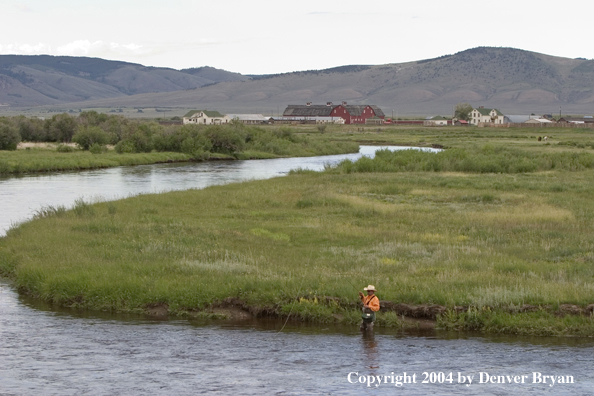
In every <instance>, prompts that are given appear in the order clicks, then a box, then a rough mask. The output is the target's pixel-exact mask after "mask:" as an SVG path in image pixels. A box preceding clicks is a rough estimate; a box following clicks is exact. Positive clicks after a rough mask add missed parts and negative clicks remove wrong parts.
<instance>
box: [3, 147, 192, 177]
mask: <svg viewBox="0 0 594 396" xmlns="http://www.w3.org/2000/svg"><path fill="white" fill-rule="evenodd" d="M190 158H191V157H190V156H189V155H187V154H183V153H155V152H153V153H138V154H117V153H115V152H113V151H111V152H109V153H103V154H98V155H96V154H92V153H90V152H89V151H81V150H76V151H73V152H67V153H61V152H58V151H56V150H55V149H30V150H16V151H0V174H19V173H30V172H55V171H65V170H82V169H97V168H110V167H114V166H125V165H146V164H155V163H160V162H178V161H188V160H189V159H190Z"/></svg>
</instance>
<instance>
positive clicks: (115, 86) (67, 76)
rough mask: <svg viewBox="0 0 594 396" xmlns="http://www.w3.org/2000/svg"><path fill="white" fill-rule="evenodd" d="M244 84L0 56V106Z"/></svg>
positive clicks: (217, 76) (208, 75)
mask: <svg viewBox="0 0 594 396" xmlns="http://www.w3.org/2000/svg"><path fill="white" fill-rule="evenodd" d="M247 79H249V77H246V76H242V75H241V74H238V73H231V72H227V71H224V70H219V69H215V68H212V67H200V68H194V69H185V70H181V71H178V70H174V69H168V68H158V67H146V66H142V65H138V64H134V63H127V62H118V61H109V60H104V59H98V58H85V57H70V56H49V55H37V56H23V55H0V104H3V105H9V106H12V107H15V106H17V107H18V106H41V105H56V104H61V103H71V102H80V101H85V100H95V99H112V98H119V97H127V96H130V95H135V94H142V93H147V92H169V91H178V90H183V89H189V88H196V87H200V86H204V85H209V84H213V83H217V82H221V81H241V80H247Z"/></svg>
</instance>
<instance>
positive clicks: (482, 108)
mask: <svg viewBox="0 0 594 396" xmlns="http://www.w3.org/2000/svg"><path fill="white" fill-rule="evenodd" d="M475 110H476V111H478V112H479V113H481V114H482V115H484V116H488V115H491V110H495V114H497V115H498V116H500V115H503V113H502V112H500V111H499V110H497V109H485V108H484V107H479V108H476V109H475Z"/></svg>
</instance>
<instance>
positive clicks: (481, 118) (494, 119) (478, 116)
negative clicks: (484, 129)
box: [469, 106, 505, 125]
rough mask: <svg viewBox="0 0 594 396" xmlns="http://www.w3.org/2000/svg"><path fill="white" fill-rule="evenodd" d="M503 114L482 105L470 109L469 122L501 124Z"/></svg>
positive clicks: (474, 123)
mask: <svg viewBox="0 0 594 396" xmlns="http://www.w3.org/2000/svg"><path fill="white" fill-rule="evenodd" d="M504 118H505V116H504V115H503V113H502V112H500V111H499V110H497V109H485V108H484V107H483V106H481V107H478V108H476V109H472V111H471V112H470V120H469V121H470V123H471V124H473V125H478V124H479V123H481V122H484V123H492V124H503V121H504Z"/></svg>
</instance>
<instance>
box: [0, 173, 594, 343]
mask: <svg viewBox="0 0 594 396" xmlns="http://www.w3.org/2000/svg"><path fill="white" fill-rule="evenodd" d="M494 186H497V188H494ZM551 186H558V187H561V191H558V189H557V188H554V189H552V188H551ZM593 193H594V171H592V170H584V171H581V172H568V171H556V172H540V173H538V172H537V173H530V174H487V175H481V174H469V173H452V172H447V173H444V172H442V173H435V172H400V173H355V174H334V173H331V172H329V173H325V174H314V173H311V172H306V173H303V174H300V173H298V172H297V173H294V174H292V175H290V176H288V177H284V178H278V179H273V180H266V181H254V182H249V183H243V184H233V185H228V186H217V187H211V188H208V189H205V190H200V191H186V192H172V193H167V194H161V195H144V196H139V197H135V198H130V199H126V200H122V201H117V202H111V203H99V204H94V205H89V204H86V203H84V202H79V203H77V205H76V206H75V208H74V209H73V210H71V211H67V212H64V211H62V210H54V211H51V210H46V211H45V212H44V213H40V215H39V216H38V219H37V220H35V221H33V222H30V223H26V224H23V225H21V226H19V227H18V228H15V229H12V230H10V231H9V232H8V235H7V237H6V238H4V239H3V240H1V241H0V268H1V271H2V273H3V274H4V275H8V276H10V277H12V278H13V279H14V281H15V283H16V285H17V286H18V287H19V288H20V290H23V291H27V292H28V293H31V294H32V295H34V296H38V297H40V298H42V299H44V300H46V301H51V302H54V303H57V304H61V305H66V306H75V307H87V308H91V309H98V310H112V311H131V312H136V311H142V310H143V308H144V307H146V306H148V305H150V304H155V303H167V304H168V305H169V309H170V311H171V312H172V313H174V314H185V313H188V312H191V311H193V310H196V309H198V310H201V309H207V308H208V307H210V305H211V304H213V303H215V302H220V301H222V300H224V299H225V298H227V297H236V298H239V299H241V300H242V301H244V302H245V303H246V304H248V305H253V306H258V307H265V308H266V309H268V311H272V312H276V313H278V314H280V315H285V316H286V315H287V314H289V312H292V316H294V317H298V318H301V319H303V320H311V321H316V322H326V321H335V320H338V321H341V320H345V321H346V323H350V322H352V320H353V319H352V318H353V317H355V318H356V314H353V312H356V310H357V308H356V307H357V298H356V292H357V291H356V290H355V289H354V288H353V286H352V285H356V286H357V287H362V286H364V285H367V284H369V283H371V284H374V285H375V286H376V287H377V288H378V290H379V296H380V298H381V299H382V300H387V301H393V302H403V303H408V304H441V305H445V306H448V307H453V306H471V307H475V308H476V309H477V310H482V309H487V308H488V309H489V310H491V312H494V314H493V313H491V315H495V316H496V318H497V320H494V319H492V318H491V319H489V321H488V325H483V326H480V327H476V328H477V329H480V330H482V331H489V332H498V331H501V332H514V333H531V334H532V333H534V334H536V333H538V334H540V333H543V334H544V333H546V334H549V333H551V332H552V333H555V334H566V333H570V334H579V335H584V334H589V335H592V334H593V333H594V331H592V330H593V328H592V325H591V324H592V322H591V319H590V318H588V317H585V318H582V319H580V320H577V319H576V320H577V322H575V323H573V322H572V324H571V326H569V325H568V326H565V325H563V323H565V322H564V320H565V321H566V319H562V318H558V317H557V316H555V315H554V311H555V307H558V306H559V304H563V303H566V304H576V305H578V306H581V307H585V306H587V305H588V304H590V303H592V302H594V298H593V297H592V296H593V292H594V266H593V265H592V263H593V262H594V254H593V253H592V252H593V247H594V236H593V235H592V233H591V231H590V230H591V224H592V220H594V203H592V200H591V196H592V194H593ZM327 297H331V299H327ZM523 304H533V305H536V306H542V307H544V308H543V309H544V310H545V311H546V312H547V315H548V316H546V317H544V318H545V319H542V318H541V319H539V320H540V321H544V322H546V323H547V326H548V327H547V328H549V327H550V329H553V330H547V331H544V330H542V328H543V326H544V325H542V326H541V325H540V324H537V325H535V324H534V323H533V322H532V319H525V320H519V319H518V318H520V317H526V318H530V317H532V316H531V315H534V314H521V313H516V314H514V315H509V314H508V312H510V310H513V308H514V307H518V306H521V305H523ZM547 307H548V308H547ZM508 317H509V319H506V318H508ZM340 318H342V319H340ZM344 318H346V319H344ZM348 318H350V319H348ZM450 322H453V323H454V324H453V325H446V323H447V322H446V321H442V323H443V324H444V327H446V328H465V329H468V328H469V327H468V326H464V325H460V324H459V320H458V322H456V320H455V319H451V320H450ZM511 322H513V323H511ZM544 322H543V323H544ZM380 323H383V322H380ZM386 323H392V324H391V325H394V323H393V322H390V321H386ZM456 323H458V324H456ZM464 323H466V322H464ZM531 323H532V324H531ZM535 323H540V322H538V321H537V322H535ZM512 324H513V325H512ZM535 326H536V327H537V328H539V329H541V330H538V331H536V330H534V329H533V328H534V327H535ZM470 328H472V327H470ZM531 329H532V330H531ZM555 329H557V330H555ZM559 329H562V331H561V330H559Z"/></svg>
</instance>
